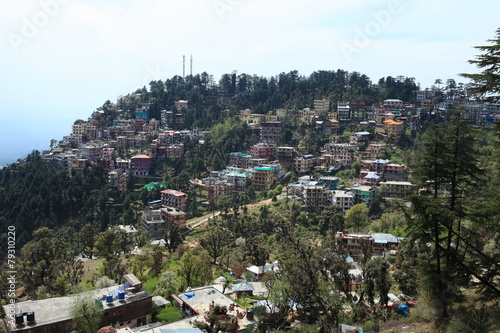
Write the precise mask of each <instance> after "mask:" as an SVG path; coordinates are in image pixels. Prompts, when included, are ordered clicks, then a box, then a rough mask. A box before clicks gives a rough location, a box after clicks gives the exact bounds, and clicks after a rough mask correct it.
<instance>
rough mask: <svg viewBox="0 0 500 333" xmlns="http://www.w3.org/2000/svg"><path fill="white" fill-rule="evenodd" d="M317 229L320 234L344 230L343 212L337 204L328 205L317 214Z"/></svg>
mask: <svg viewBox="0 0 500 333" xmlns="http://www.w3.org/2000/svg"><path fill="white" fill-rule="evenodd" d="M318 229H319V232H320V233H321V234H322V235H326V234H327V232H333V233H335V232H337V231H341V230H344V213H343V212H342V208H341V207H340V206H339V205H334V206H328V207H326V208H325V209H323V211H322V212H321V214H320V216H319V222H318Z"/></svg>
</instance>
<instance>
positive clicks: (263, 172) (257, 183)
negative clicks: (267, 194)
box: [252, 167, 276, 191]
mask: <svg viewBox="0 0 500 333" xmlns="http://www.w3.org/2000/svg"><path fill="white" fill-rule="evenodd" d="M275 174H276V168H275V167H255V168H253V169H252V184H253V187H254V189H255V191H269V190H270V189H271V186H272V185H273V183H274V181H275V180H276V176H275Z"/></svg>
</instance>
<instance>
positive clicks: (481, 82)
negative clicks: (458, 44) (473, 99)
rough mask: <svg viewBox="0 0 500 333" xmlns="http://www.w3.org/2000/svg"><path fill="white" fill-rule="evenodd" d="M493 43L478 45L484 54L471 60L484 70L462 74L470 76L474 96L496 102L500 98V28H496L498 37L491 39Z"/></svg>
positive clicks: (470, 87)
mask: <svg viewBox="0 0 500 333" xmlns="http://www.w3.org/2000/svg"><path fill="white" fill-rule="evenodd" d="M488 42H490V43H491V44H492V45H486V46H476V47H475V48H476V49H478V50H480V51H481V52H482V54H480V55H478V56H476V59H475V60H469V63H470V64H474V65H476V66H477V67H479V68H480V69H482V70H483V71H482V72H481V73H479V74H465V73H463V74H460V75H461V76H463V77H466V78H469V79H471V80H472V82H471V83H470V84H469V85H470V86H469V88H468V91H469V93H471V94H472V95H474V96H480V97H484V99H485V100H486V101H490V102H496V101H499V100H500V66H499V64H500V28H498V29H497V30H496V37H495V38H494V39H489V40H488Z"/></svg>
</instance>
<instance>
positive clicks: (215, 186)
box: [206, 180, 244, 203]
mask: <svg viewBox="0 0 500 333" xmlns="http://www.w3.org/2000/svg"><path fill="white" fill-rule="evenodd" d="M243 186H244V184H243ZM206 190H207V201H208V202H210V203H215V202H217V200H218V199H219V198H220V197H222V196H227V197H233V196H234V195H235V193H236V191H235V185H234V184H233V183H228V182H225V181H220V180H217V181H215V182H213V183H212V184H210V185H207V186H206Z"/></svg>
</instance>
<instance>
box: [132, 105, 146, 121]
mask: <svg viewBox="0 0 500 333" xmlns="http://www.w3.org/2000/svg"><path fill="white" fill-rule="evenodd" d="M135 119H136V120H148V119H149V109H148V108H145V107H143V108H140V109H136V110H135ZM143 124H144V123H143Z"/></svg>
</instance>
